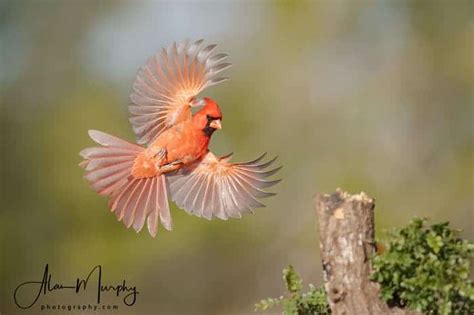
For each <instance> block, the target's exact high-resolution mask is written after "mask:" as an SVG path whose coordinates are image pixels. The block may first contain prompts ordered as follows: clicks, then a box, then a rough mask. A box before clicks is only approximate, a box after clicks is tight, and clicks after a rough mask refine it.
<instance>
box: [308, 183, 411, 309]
mask: <svg viewBox="0 0 474 315" xmlns="http://www.w3.org/2000/svg"><path fill="white" fill-rule="evenodd" d="M315 203H316V204H315V208H316V215H317V217H318V223H319V240H320V247H321V258H322V263H323V272H324V281H325V288H326V292H327V294H328V299H329V304H330V306H331V311H332V313H333V314H336V315H339V314H344V315H365V314H367V315H369V314H370V315H383V314H398V315H402V314H418V313H417V312H413V311H410V310H405V309H400V308H390V307H388V305H387V304H386V303H385V302H384V301H382V300H381V299H380V298H379V285H378V284H377V283H375V282H372V281H370V280H369V275H370V273H371V264H370V257H371V256H372V255H373V254H374V252H375V238H374V234H375V232H374V207H375V203H374V199H372V198H370V197H368V196H367V195H366V194H365V193H363V192H362V193H360V194H357V195H350V194H348V193H346V192H343V191H341V190H340V189H338V190H337V191H336V192H335V193H333V194H331V195H328V194H324V195H322V194H318V195H317V196H316V199H315Z"/></svg>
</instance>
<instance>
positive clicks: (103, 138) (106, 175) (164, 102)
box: [80, 40, 281, 236]
mask: <svg viewBox="0 0 474 315" xmlns="http://www.w3.org/2000/svg"><path fill="white" fill-rule="evenodd" d="M202 44H203V40H198V41H196V42H194V43H192V44H190V43H189V42H188V41H184V42H181V43H179V44H177V43H174V44H172V45H171V46H169V47H168V48H163V50H162V52H161V53H160V54H157V55H155V56H153V57H152V58H150V59H149V60H148V62H147V63H146V65H145V66H143V67H142V68H141V69H140V71H139V72H138V74H137V77H136V79H135V82H134V84H133V90H132V93H131V94H130V100H131V104H130V106H129V111H130V114H131V117H130V122H131V123H132V127H133V130H134V132H135V133H136V135H137V137H138V143H139V144H141V145H146V147H142V146H140V145H136V144H133V143H130V142H127V141H125V140H122V139H119V138H116V137H114V136H111V135H108V134H106V133H103V132H100V131H96V130H90V131H89V136H90V137H91V138H92V140H94V141H95V142H97V143H98V144H100V145H102V146H101V147H92V148H87V149H84V150H82V151H81V152H80V155H81V156H82V157H83V158H84V161H82V162H81V163H80V166H82V167H84V168H85V170H86V175H85V178H86V179H87V180H88V181H89V183H90V186H91V187H92V189H94V190H95V191H96V192H97V193H99V194H100V195H104V196H108V197H109V199H110V201H109V207H110V209H111V211H112V212H115V215H116V216H117V219H118V220H119V221H123V223H124V224H125V226H126V227H127V228H128V227H131V226H133V228H134V229H135V230H136V231H137V232H139V231H140V230H141V229H142V227H143V225H144V224H145V220H146V221H147V224H148V231H149V232H150V234H151V235H152V236H156V233H157V229H158V222H159V221H161V223H162V225H163V226H164V227H165V228H166V229H168V230H171V229H172V221H171V216H170V212H169V205H168V196H170V197H171V198H172V200H173V201H174V202H175V203H176V204H177V205H178V206H179V207H181V208H184V209H185V210H186V211H187V212H189V213H191V214H194V215H196V216H199V217H204V218H206V219H211V218H212V217H213V216H215V217H218V218H220V219H224V220H225V219H227V218H228V217H237V218H239V217H241V213H244V212H253V210H252V208H257V207H264V205H263V204H262V203H260V201H258V199H259V198H263V197H268V196H272V195H274V194H273V193H269V192H266V191H264V190H263V189H264V188H267V187H270V186H273V185H274V184H276V183H278V182H279V180H266V179H265V178H267V177H268V176H270V175H272V174H274V173H276V172H277V171H278V170H279V169H280V168H281V167H280V168H276V169H273V170H269V171H268V170H265V169H266V168H267V167H268V166H269V165H270V164H272V163H273V162H274V161H275V159H276V158H275V159H272V160H270V161H268V162H266V163H261V162H260V161H261V160H262V159H263V157H264V155H265V154H264V155H262V156H260V157H259V158H257V159H255V160H253V161H250V162H246V163H230V162H229V159H230V156H231V154H229V155H227V156H223V157H220V158H219V157H216V156H215V155H214V154H213V153H212V152H210V151H209V148H208V146H209V141H210V139H211V136H212V134H213V133H214V131H216V130H217V129H221V121H222V113H221V110H220V108H219V105H217V103H216V102H215V101H214V100H212V99H210V98H204V99H202V100H198V99H197V98H196V96H197V95H198V94H199V93H200V92H202V91H203V90H204V89H205V88H207V87H209V86H212V85H216V84H218V83H220V82H223V81H225V80H227V79H228V78H224V77H217V74H218V73H220V72H221V71H223V70H225V69H227V68H229V67H230V66H231V64H230V63H227V62H223V60H224V59H226V58H227V56H228V55H227V54H224V53H219V54H213V51H214V49H215V47H216V45H209V46H203V45H202ZM195 106H203V107H202V108H201V109H200V110H199V111H197V112H196V113H195V114H194V115H193V114H192V112H191V107H195Z"/></svg>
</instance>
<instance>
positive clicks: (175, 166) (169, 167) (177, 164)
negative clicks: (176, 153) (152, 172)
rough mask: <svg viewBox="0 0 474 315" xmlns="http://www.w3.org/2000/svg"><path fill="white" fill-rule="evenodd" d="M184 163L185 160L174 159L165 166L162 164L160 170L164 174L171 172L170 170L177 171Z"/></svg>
mask: <svg viewBox="0 0 474 315" xmlns="http://www.w3.org/2000/svg"><path fill="white" fill-rule="evenodd" d="M182 165H183V161H182V160H176V161H173V162H171V163H168V164H165V165H163V166H161V167H160V168H159V169H158V171H159V172H160V173H161V174H164V173H169V172H172V171H175V170H177V169H179V168H181V166H182Z"/></svg>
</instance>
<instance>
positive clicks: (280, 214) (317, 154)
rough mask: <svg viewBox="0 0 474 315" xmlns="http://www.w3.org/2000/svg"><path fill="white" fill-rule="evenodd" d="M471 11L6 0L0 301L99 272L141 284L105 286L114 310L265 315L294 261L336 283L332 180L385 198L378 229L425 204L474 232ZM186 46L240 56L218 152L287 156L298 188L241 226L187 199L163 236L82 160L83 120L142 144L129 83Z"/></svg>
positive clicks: (289, 185) (58, 297)
mask: <svg viewBox="0 0 474 315" xmlns="http://www.w3.org/2000/svg"><path fill="white" fill-rule="evenodd" d="M473 17H474V6H473V3H472V2H469V1H460V0H454V1H429V2H428V1H413V2H412V1H349V2H344V1H314V2H302V1H288V2H263V1H262V2H257V1H253V2H251V1H241V2H201V3H199V2H158V1H156V2H153V1H122V2H120V1H111V0H108V1H105V0H104V1H85V0H84V1H79V0H77V1H5V0H0V53H1V55H0V57H1V58H0V62H1V63H0V67H1V68H0V80H1V81H0V82H1V85H0V96H1V97H0V126H1V129H0V130H1V131H0V138H1V146H2V148H1V156H0V170H1V177H0V185H1V189H0V193H1V201H2V202H1V205H2V206H1V210H0V211H1V212H0V242H1V250H2V252H1V259H0V312H1V313H2V314H17V313H21V314H38V313H39V305H41V304H44V303H50V304H54V303H62V304H65V303H72V304H83V303H89V302H90V303H93V302H94V296H95V293H94V290H93V289H91V290H88V293H85V294H83V295H81V296H73V295H72V294H69V293H65V294H62V293H58V294H51V295H48V296H47V297H43V298H41V299H40V301H39V302H38V304H37V305H36V306H35V307H33V308H32V309H29V310H26V311H21V312H20V310H19V309H18V308H16V307H15V305H14V303H13V299H12V295H13V290H14V288H15V286H16V285H17V284H19V283H20V282H23V281H27V280H34V279H36V280H40V279H41V275H42V272H43V268H44V264H45V263H49V264H50V269H51V271H52V272H53V279H56V280H57V281H61V282H65V283H67V282H74V281H75V279H76V277H84V276H86V275H87V274H88V272H89V271H90V269H91V268H92V267H93V266H95V265H97V264H101V265H102V266H103V267H104V274H103V278H104V281H106V282H109V283H114V282H119V281H121V280H122V279H126V280H127V283H129V284H133V285H136V286H137V287H138V290H139V292H140V295H139V296H138V301H137V303H136V304H135V305H134V306H133V307H126V306H124V305H123V304H122V303H121V300H120V299H117V298H114V297H113V296H111V295H107V294H104V295H103V301H104V302H105V303H110V304H118V305H119V307H120V308H119V311H115V312H104V313H113V314H250V313H252V312H253V304H254V303H255V302H256V301H258V300H259V299H261V298H265V297H269V296H280V294H281V293H282V292H283V289H284V288H283V284H282V282H281V270H282V269H283V268H284V267H285V266H286V265H288V264H290V263H291V264H293V265H294V266H295V268H296V269H297V270H298V271H299V272H300V273H301V275H302V277H303V279H304V280H305V283H306V284H307V283H309V282H312V283H314V284H319V283H321V268H320V263H319V246H318V238H317V231H316V218H315V215H314V211H313V196H314V194H315V193H317V192H332V191H334V190H335V189H336V188H337V187H341V188H343V189H345V190H348V191H350V192H358V191H365V192H367V193H369V195H371V196H372V197H375V198H376V201H377V207H376V224H377V233H378V234H379V235H383V230H385V229H389V228H391V227H396V226H400V225H403V224H406V223H407V222H408V220H409V219H411V218H412V217H414V216H422V217H424V216H426V217H429V218H431V219H432V220H433V221H441V220H449V221H450V222H451V224H452V225H453V226H454V227H456V228H459V229H462V230H463V232H462V236H463V237H465V238H468V239H471V240H472V239H473V236H474V230H473V210H474V207H473V203H474V200H473V195H472V193H473V191H474V189H473V171H474V161H473V156H474V154H473V153H474V144H473V118H474V117H473V84H474V72H473V71H474V68H473V56H474V50H473V38H474V18H473ZM184 38H191V39H198V38H205V39H207V40H208V42H214V43H217V44H219V49H220V50H223V51H226V52H228V53H230V55H231V61H232V62H233V64H234V67H233V68H231V70H230V71H228V72H227V74H228V75H230V76H231V81H229V82H226V83H224V84H222V85H219V86H217V87H215V88H212V89H211V90H209V91H205V95H207V96H211V97H214V98H215V99H216V100H218V102H219V103H220V104H221V106H222V109H223V111H224V115H225V118H224V129H223V130H222V131H220V132H219V133H217V134H216V135H215V137H214V138H213V143H212V148H213V150H214V151H216V152H217V153H219V154H225V153H228V152H231V151H233V152H235V156H234V158H235V160H248V159H252V158H253V157H255V156H256V155H257V154H259V153H261V152H262V151H268V152H269V153H271V154H278V155H279V157H280V158H279V161H280V163H281V164H282V165H284V168H283V170H282V171H281V173H280V176H281V177H282V178H283V179H284V181H283V182H282V183H281V184H279V185H278V186H276V187H275V188H274V189H273V190H274V191H275V192H277V193H278V195H277V196H275V197H273V198H271V199H268V201H267V208H265V209H260V210H258V211H257V212H256V213H255V214H254V215H250V216H245V217H244V218H243V219H241V220H230V221H227V222H224V221H219V220H213V221H210V222H209V221H206V220H202V219H198V218H195V217H192V216H189V215H187V214H186V213H184V211H182V210H179V209H177V208H176V207H174V206H173V208H172V215H173V218H174V231H173V232H172V233H169V232H166V231H164V230H163V229H161V230H160V231H159V233H158V236H157V237H156V238H155V239H153V238H151V237H150V236H149V235H148V234H147V233H146V231H143V232H142V233H140V234H136V233H135V232H134V231H133V230H127V229H125V228H124V227H123V226H122V224H121V223H119V222H117V221H116V220H115V217H114V215H113V214H111V213H110V212H109V211H108V210H107V201H106V200H105V199H104V198H102V197H99V196H97V195H96V194H95V193H93V192H92V191H91V190H90V189H89V188H88V187H87V184H86V182H85V181H84V180H83V179H82V175H83V173H82V170H81V169H80V168H79V167H78V166H77V164H78V163H79V162H80V157H79V156H78V152H79V151H80V150H81V149H82V148H84V147H86V146H89V145H91V144H92V141H91V140H90V139H88V136H87V130H88V129H99V130H103V131H106V132H109V133H112V134H116V135H118V136H121V137H123V138H126V139H129V140H133V139H134V135H133V133H132V131H131V128H130V125H129V123H128V120H127V119H128V117H127V103H128V93H129V91H130V86H131V83H132V81H133V79H134V75H135V73H136V71H137V69H138V67H139V66H141V65H142V64H143V63H144V62H145V60H146V59H147V58H148V57H149V56H150V55H152V54H153V53H154V52H155V51H157V50H158V49H159V48H160V47H162V46H163V45H167V44H169V43H170V42H172V41H174V40H181V39H184ZM89 291H90V292H89ZM56 313H58V312H56ZM76 313H77V312H76ZM84 313H88V312H84ZM273 313H277V310H275V311H273Z"/></svg>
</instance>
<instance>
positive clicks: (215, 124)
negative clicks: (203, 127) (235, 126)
mask: <svg viewBox="0 0 474 315" xmlns="http://www.w3.org/2000/svg"><path fill="white" fill-rule="evenodd" d="M209 126H211V128H214V129H222V125H221V120H220V119H217V120H213V121H211V123H210V124H209Z"/></svg>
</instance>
